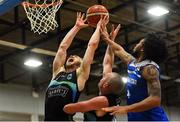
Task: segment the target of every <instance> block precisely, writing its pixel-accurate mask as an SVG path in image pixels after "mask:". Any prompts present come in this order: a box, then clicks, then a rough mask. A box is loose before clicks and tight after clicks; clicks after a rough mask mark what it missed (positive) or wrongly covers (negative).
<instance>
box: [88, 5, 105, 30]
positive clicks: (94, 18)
mask: <svg viewBox="0 0 180 122" xmlns="http://www.w3.org/2000/svg"><path fill="white" fill-rule="evenodd" d="M108 14H109V12H108V10H107V9H106V8H105V7H104V6H102V5H93V6H91V7H89V9H88V10H87V12H86V17H87V22H88V24H89V25H90V26H92V27H96V25H97V23H98V22H99V20H100V18H101V15H104V16H105V15H108Z"/></svg>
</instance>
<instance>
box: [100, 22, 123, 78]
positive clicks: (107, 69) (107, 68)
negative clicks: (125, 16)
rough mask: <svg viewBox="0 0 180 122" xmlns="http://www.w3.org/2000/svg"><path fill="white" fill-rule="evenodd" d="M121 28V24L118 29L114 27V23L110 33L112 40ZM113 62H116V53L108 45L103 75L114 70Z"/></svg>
mask: <svg viewBox="0 0 180 122" xmlns="http://www.w3.org/2000/svg"><path fill="white" fill-rule="evenodd" d="M119 29H120V25H118V26H117V28H116V29H114V25H112V29H111V33H110V38H111V40H112V41H114V40H115V38H116V36H117V34H118V32H119ZM106 32H107V31H106ZM113 64H114V53H113V51H112V49H111V48H110V46H109V45H108V46H107V49H106V53H105V56H104V60H103V75H106V74H107V73H111V72H112V67H113Z"/></svg>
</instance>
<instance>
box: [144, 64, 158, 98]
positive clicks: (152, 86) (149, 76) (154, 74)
mask: <svg viewBox="0 0 180 122" xmlns="http://www.w3.org/2000/svg"><path fill="white" fill-rule="evenodd" d="M145 79H146V80H147V85H148V92H149V95H152V96H158V97H161V85H160V81H159V72H158V71H157V69H156V68H155V67H154V66H152V65H150V66H147V68H145Z"/></svg>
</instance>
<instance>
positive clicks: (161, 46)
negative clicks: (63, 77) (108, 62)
mask: <svg viewBox="0 0 180 122" xmlns="http://www.w3.org/2000/svg"><path fill="white" fill-rule="evenodd" d="M101 35H102V37H103V38H104V40H105V42H106V43H107V44H108V45H109V46H110V47H111V48H112V50H113V52H114V54H115V55H116V56H117V57H119V58H120V59H121V60H122V61H123V62H124V63H126V64H127V66H128V81H127V87H126V92H127V105H126V106H114V107H107V108H103V110H104V111H106V112H110V114H111V115H114V114H128V121H168V118H167V116H166V114H165V112H164V110H163V108H162V107H161V85H160V71H159V70H160V69H159V66H158V64H159V63H161V62H163V61H164V60H165V58H166V57H167V48H166V44H165V41H166V39H165V38H163V37H162V36H160V35H159V34H155V33H152V34H148V35H147V36H146V37H145V38H143V39H141V40H140V41H139V43H138V44H136V46H135V47H134V49H133V53H134V54H135V57H133V56H132V55H131V54H129V53H128V52H126V51H125V50H124V49H123V47H122V46H121V45H119V44H117V43H115V42H113V41H111V39H110V38H109V34H108V33H107V31H106V29H105V28H104V27H103V26H102V27H101Z"/></svg>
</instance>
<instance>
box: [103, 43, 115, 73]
mask: <svg viewBox="0 0 180 122" xmlns="http://www.w3.org/2000/svg"><path fill="white" fill-rule="evenodd" d="M113 63H114V53H113V51H112V49H111V48H110V46H109V45H108V47H107V49H106V53H105V56H104V60H103V74H107V73H109V72H112V66H113Z"/></svg>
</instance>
